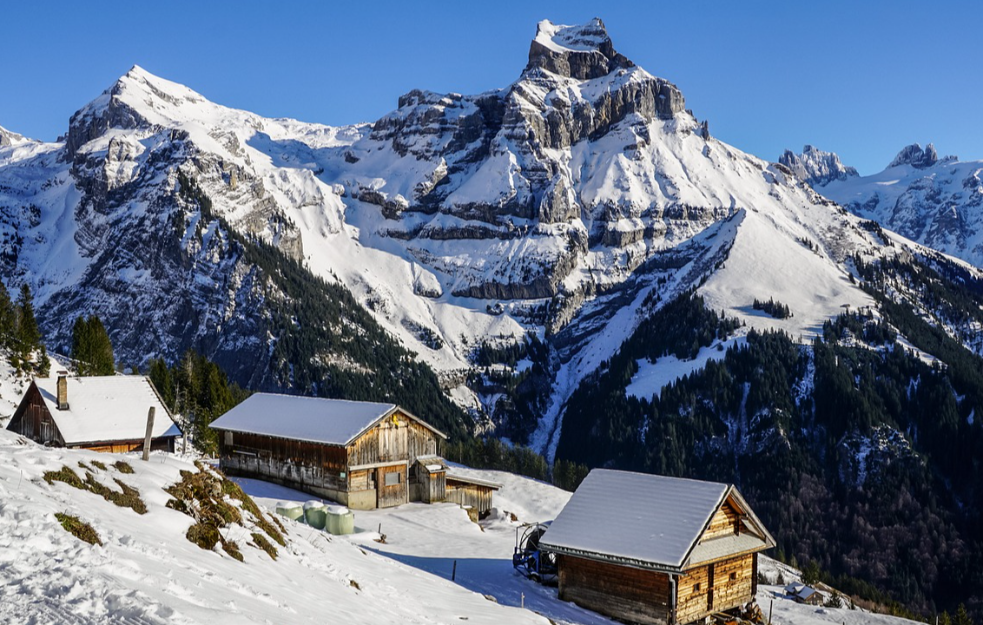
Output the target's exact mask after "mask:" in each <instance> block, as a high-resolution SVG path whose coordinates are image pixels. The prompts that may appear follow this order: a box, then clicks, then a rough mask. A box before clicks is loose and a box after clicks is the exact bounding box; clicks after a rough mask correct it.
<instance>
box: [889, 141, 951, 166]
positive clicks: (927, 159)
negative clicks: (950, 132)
mask: <svg viewBox="0 0 983 625" xmlns="http://www.w3.org/2000/svg"><path fill="white" fill-rule="evenodd" d="M937 162H939V155H938V153H937V152H936V151H935V146H934V145H932V144H931V143H929V144H928V145H927V146H926V147H925V149H924V150H923V149H922V146H920V145H918V144H917V143H913V144H912V145H909V146H905V148H904V149H903V150H901V151H900V152H898V155H897V156H895V157H894V160H893V161H891V164H890V165H888V167H900V166H901V165H911V166H912V167H915V168H916V169H925V168H926V167H931V166H932V165H934V164H936V163H937Z"/></svg>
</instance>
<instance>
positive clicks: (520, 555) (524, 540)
mask: <svg viewBox="0 0 983 625" xmlns="http://www.w3.org/2000/svg"><path fill="white" fill-rule="evenodd" d="M550 523H552V521H546V522H545V523H527V524H525V525H520V526H519V527H517V528H515V551H514V552H513V554H512V566H513V567H515V570H516V571H518V572H519V573H521V574H522V575H523V576H525V577H528V578H529V579H531V580H533V581H535V582H539V583H541V584H554V583H556V575H557V567H556V554H555V553H553V552H552V551H544V550H542V549H541V548H540V546H539V539H540V538H542V537H543V534H545V533H546V530H547V529H548V528H549V526H550Z"/></svg>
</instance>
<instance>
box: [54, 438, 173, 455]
mask: <svg viewBox="0 0 983 625" xmlns="http://www.w3.org/2000/svg"><path fill="white" fill-rule="evenodd" d="M71 449H88V450H89V451H98V452H103V453H113V454H123V453H127V452H131V451H143V439H139V440H132V441H107V442H104V443H82V444H81V445H71ZM150 449H151V451H171V452H173V451H174V439H173V438H171V437H168V438H163V437H158V438H152V439H150Z"/></svg>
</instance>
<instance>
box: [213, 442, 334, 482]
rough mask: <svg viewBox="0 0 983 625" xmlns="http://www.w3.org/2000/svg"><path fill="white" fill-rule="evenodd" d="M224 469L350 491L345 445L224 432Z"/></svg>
mask: <svg viewBox="0 0 983 625" xmlns="http://www.w3.org/2000/svg"><path fill="white" fill-rule="evenodd" d="M219 455H220V458H221V463H222V466H223V468H231V469H233V470H234V471H235V472H237V473H238V474H240V475H247V476H254V477H258V478H275V479H276V480H277V481H279V482H283V483H286V484H290V485H294V486H295V487H297V488H299V489H301V490H305V489H310V488H311V487H313V488H318V489H324V490H338V491H347V490H348V478H347V476H346V477H342V474H343V473H345V472H346V468H347V467H346V465H345V459H346V452H345V448H343V447H338V446H332V445H324V444H319V443H310V442H306V441H297V440H292V439H287V438H278V437H274V436H263V435H260V434H248V433H245V432H220V433H219Z"/></svg>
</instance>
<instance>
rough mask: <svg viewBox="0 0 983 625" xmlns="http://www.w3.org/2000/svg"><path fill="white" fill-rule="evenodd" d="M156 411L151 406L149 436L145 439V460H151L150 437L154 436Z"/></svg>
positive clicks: (148, 414) (148, 416)
mask: <svg viewBox="0 0 983 625" xmlns="http://www.w3.org/2000/svg"><path fill="white" fill-rule="evenodd" d="M155 411H156V409H155V408H154V407H153V406H151V407H150V412H148V413H147V436H146V437H145V438H144V439H143V459H144V460H150V437H151V436H153V434H154V412H155Z"/></svg>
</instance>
